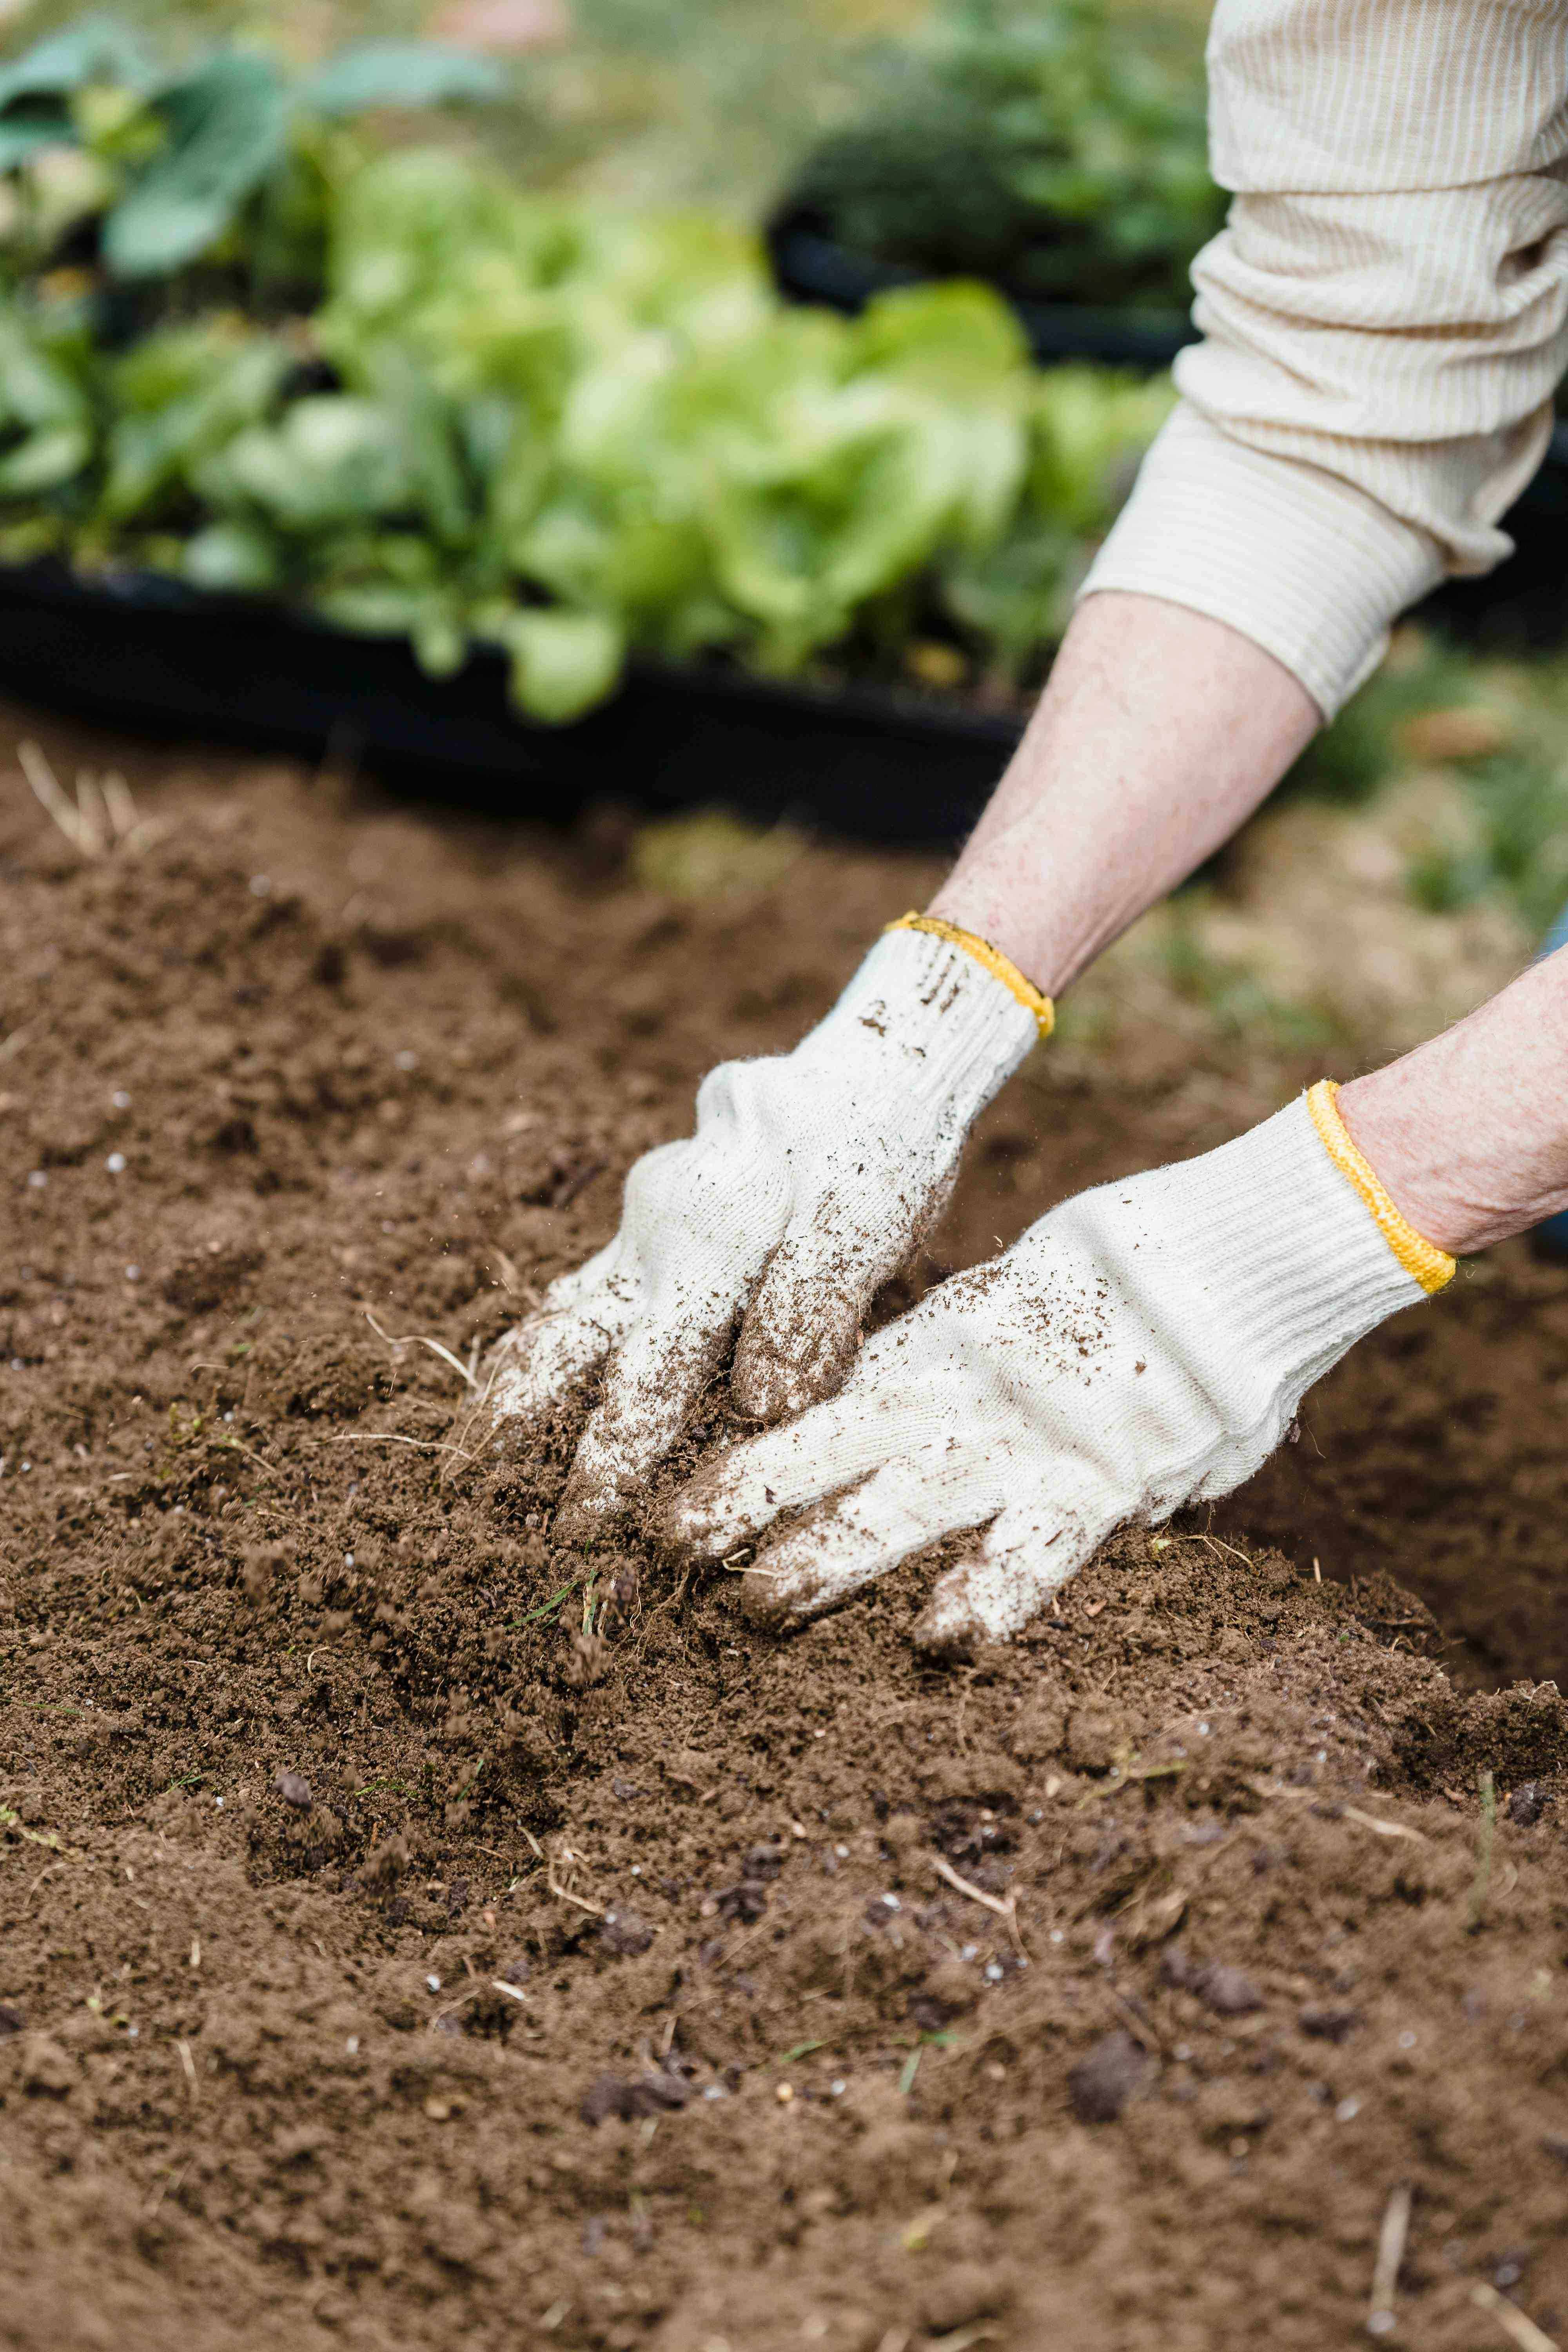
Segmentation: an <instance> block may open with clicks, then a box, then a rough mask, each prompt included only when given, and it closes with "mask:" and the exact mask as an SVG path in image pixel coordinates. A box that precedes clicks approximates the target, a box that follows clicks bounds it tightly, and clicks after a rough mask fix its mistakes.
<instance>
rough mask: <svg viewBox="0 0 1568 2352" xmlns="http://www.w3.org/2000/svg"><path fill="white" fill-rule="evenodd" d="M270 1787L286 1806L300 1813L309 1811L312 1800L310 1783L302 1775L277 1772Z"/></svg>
mask: <svg viewBox="0 0 1568 2352" xmlns="http://www.w3.org/2000/svg"><path fill="white" fill-rule="evenodd" d="M272 1785H273V1787H274V1788H275V1789H276V1790H277V1791H278V1793H279V1796H280V1797H281V1798H282V1800H283V1802H284V1803H285V1804H286V1805H292V1806H293V1807H294V1808H295V1810H296V1811H299V1812H301V1813H308V1812H309V1811H310V1807H311V1804H312V1803H313V1801H314V1800H313V1799H312V1797H311V1794H310V1782H309V1780H306V1779H305V1777H304V1775H303V1774H302V1773H300V1772H279V1775H278V1778H277V1779H276V1780H274V1781H273V1783H272Z"/></svg>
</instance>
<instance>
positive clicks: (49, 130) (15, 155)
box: [0, 98, 75, 172]
mask: <svg viewBox="0 0 1568 2352" xmlns="http://www.w3.org/2000/svg"><path fill="white" fill-rule="evenodd" d="M74 135H75V134H74V129H73V126H72V122H71V118H70V111H69V109H68V107H67V106H66V105H65V104H64V102H63V101H58V100H54V99H47V98H46V99H32V100H27V101H26V104H23V103H22V102H21V101H18V102H17V104H16V105H15V106H13V107H11V108H9V109H8V110H6V112H5V115H4V116H3V117H0V172H9V171H11V170H13V169H14V168H15V167H16V164H18V163H26V160H27V158H28V157H29V156H30V155H37V154H39V153H40V152H44V151H47V149H48V148H51V147H62V146H65V145H66V144H68V142H69V141H70V140H71V138H72V137H73V136H74Z"/></svg>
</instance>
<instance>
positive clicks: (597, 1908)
mask: <svg viewBox="0 0 1568 2352" xmlns="http://www.w3.org/2000/svg"><path fill="white" fill-rule="evenodd" d="M529 1843H530V1844H532V1843H533V1840H532V1839H531V1838H530V1839H529ZM561 1859H562V1860H563V1861H564V1862H571V1861H573V1860H574V1855H573V1854H572V1853H571V1851H570V1849H569V1848H568V1847H565V1846H563V1848H562V1849H561ZM555 1861H556V1857H555V1856H554V1855H553V1854H552V1855H549V1856H548V1857H547V1858H546V1861H545V1864H544V1884H545V1885H546V1886H548V1887H549V1889H550V1892H551V1893H552V1895H555V1896H556V1898H557V1899H558V1900H559V1901H560V1902H562V1903H570V1904H572V1905H574V1906H575V1908H576V1909H577V1910H579V1911H586V1913H587V1914H588V1916H589V1917H590V1918H591V1919H602V1918H603V1917H604V1916H605V1906H604V1905H603V1904H602V1903H590V1902H589V1900H588V1898H587V1896H586V1895H574V1894H573V1892H572V1890H571V1888H570V1887H569V1886H563V1885H562V1884H561V1882H560V1880H559V1879H558V1878H557V1877H556V1875H555Z"/></svg>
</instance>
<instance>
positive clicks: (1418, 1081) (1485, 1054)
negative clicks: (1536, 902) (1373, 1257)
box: [1340, 948, 1568, 1257]
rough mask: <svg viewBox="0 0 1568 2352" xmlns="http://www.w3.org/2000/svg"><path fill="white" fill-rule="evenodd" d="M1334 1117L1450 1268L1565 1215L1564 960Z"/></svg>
mask: <svg viewBox="0 0 1568 2352" xmlns="http://www.w3.org/2000/svg"><path fill="white" fill-rule="evenodd" d="M1340 1111H1341V1114H1342V1117H1343V1119H1344V1122H1345V1125H1346V1126H1347V1127H1348V1128H1349V1129H1350V1131H1351V1134H1352V1136H1353V1138H1354V1139H1355V1141H1356V1143H1357V1145H1358V1146H1359V1147H1360V1149H1361V1150H1363V1152H1364V1153H1365V1154H1366V1157H1367V1159H1368V1160H1370V1161H1371V1162H1372V1165H1373V1168H1375V1169H1376V1171H1377V1172H1378V1174H1379V1176H1380V1177H1381V1178H1382V1179H1383V1181H1384V1184H1386V1186H1387V1187H1388V1190H1389V1192H1391V1193H1392V1194H1393V1196H1394V1201H1395V1202H1397V1204H1398V1206H1399V1207H1400V1208H1401V1209H1402V1210H1403V1211H1404V1212H1405V1215H1406V1216H1407V1217H1408V1218H1409V1220H1410V1222H1411V1223H1412V1224H1413V1225H1414V1226H1415V1228H1416V1231H1417V1232H1418V1233H1421V1234H1425V1235H1426V1239H1427V1240H1428V1241H1430V1242H1436V1244H1437V1246H1438V1248H1439V1249H1446V1250H1448V1251H1450V1252H1451V1253H1452V1255H1454V1256H1456V1257H1462V1256H1463V1255H1465V1254H1466V1252H1467V1251H1469V1250H1478V1249H1484V1248H1485V1247H1486V1246H1487V1244H1489V1243H1490V1242H1497V1241H1503V1240H1505V1239H1506V1238H1507V1236H1508V1235H1509V1234H1517V1233H1522V1232H1523V1231H1524V1230H1525V1228H1526V1227H1527V1226H1530V1225H1533V1224H1536V1223H1539V1221H1540V1220H1541V1219H1542V1217H1548V1216H1552V1215H1554V1214H1555V1213H1556V1212H1557V1211H1558V1210H1560V1209H1565V1208H1568V948H1565V949H1563V950H1561V951H1560V952H1559V953H1558V954H1556V955H1554V956H1549V957H1548V958H1547V959H1546V961H1545V962H1544V963H1538V964H1536V965H1535V966H1534V967H1533V968H1532V969H1531V971H1527V972H1524V973H1522V974H1521V977H1520V978H1519V979H1518V980H1516V981H1514V982H1512V984H1511V985H1510V987H1508V988H1505V989H1503V990H1502V991H1501V992H1500V994H1498V995H1496V996H1494V997H1493V998H1492V1000H1491V1002H1490V1003H1489V1004H1483V1005H1482V1006H1481V1008H1480V1010H1479V1012H1478V1013H1471V1014H1469V1016H1468V1019H1466V1020H1464V1021H1460V1022H1458V1024H1456V1025H1455V1026H1454V1027H1453V1028H1452V1029H1447V1030H1445V1031H1444V1032H1443V1034H1442V1035H1441V1036H1439V1037H1431V1038H1428V1039H1427V1041H1426V1045H1418V1046H1417V1047H1416V1048H1415V1052H1414V1053H1413V1054H1406V1055H1404V1057H1403V1058H1402V1059H1401V1060H1400V1061H1397V1062H1391V1063H1390V1064H1389V1065H1388V1066H1387V1068H1386V1069H1382V1070H1377V1071H1374V1072H1373V1074H1372V1075H1371V1076H1368V1077H1364V1078H1357V1079H1356V1081H1355V1083H1354V1084H1353V1085H1352V1086H1348V1087H1345V1088H1344V1089H1343V1091H1342V1094H1341V1096H1340Z"/></svg>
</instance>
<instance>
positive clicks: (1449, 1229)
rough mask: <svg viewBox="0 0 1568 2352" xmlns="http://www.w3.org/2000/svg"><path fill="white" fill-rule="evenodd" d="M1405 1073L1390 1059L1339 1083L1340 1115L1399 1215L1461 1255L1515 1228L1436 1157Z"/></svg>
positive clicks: (1449, 1250) (1357, 1147)
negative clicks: (1469, 1192) (1461, 1185)
mask: <svg viewBox="0 0 1568 2352" xmlns="http://www.w3.org/2000/svg"><path fill="white" fill-rule="evenodd" d="M1338 1102H1339V1113H1340V1117H1341V1118H1342V1120H1343V1121H1344V1124H1345V1128H1346V1130H1347V1131H1348V1133H1349V1135H1350V1138H1351V1140H1352V1142H1353V1143H1354V1145H1355V1147H1356V1149H1357V1150H1358V1151H1360V1152H1362V1153H1363V1155H1364V1156H1365V1158H1366V1160H1367V1161H1368V1162H1369V1164H1370V1165H1371V1166H1372V1167H1373V1168H1375V1169H1376V1171H1377V1173H1378V1176H1379V1178H1380V1180H1381V1181H1382V1182H1383V1183H1384V1185H1385V1186H1386V1187H1387V1190H1388V1192H1389V1196H1390V1198H1391V1199H1392V1200H1393V1201H1394V1203H1395V1205H1396V1206H1397V1207H1398V1209H1399V1211H1400V1213H1401V1214H1402V1215H1404V1216H1405V1217H1407V1218H1408V1219H1409V1221H1410V1223H1412V1224H1413V1225H1414V1226H1415V1230H1416V1231H1417V1233H1421V1234H1425V1235H1426V1239H1427V1240H1428V1241H1429V1242H1432V1243H1434V1244H1436V1247H1437V1248H1438V1249H1443V1250H1447V1251H1448V1252H1449V1254H1450V1255H1452V1256H1454V1257H1466V1256H1468V1255H1469V1254H1470V1253H1471V1252H1472V1251H1473V1250H1479V1249H1484V1248H1485V1247H1486V1246H1487V1244H1489V1243H1490V1242H1494V1241H1499V1240H1500V1239H1501V1238H1502V1237H1503V1235H1504V1234H1506V1233H1510V1232H1512V1231H1514V1230H1516V1227H1515V1226H1514V1224H1513V1223H1510V1221H1509V1220H1508V1219H1507V1218H1506V1216H1504V1215H1502V1214H1501V1213H1500V1212H1499V1210H1498V1208H1497V1207H1496V1205H1495V1204H1493V1203H1487V1204H1484V1205H1483V1204H1480V1203H1478V1202H1474V1201H1471V1200H1469V1199H1468V1198H1467V1197H1466V1196H1465V1195H1464V1194H1463V1193H1462V1192H1460V1191H1459V1189H1458V1186H1457V1184H1456V1183H1455V1181H1454V1178H1453V1174H1452V1172H1451V1170H1449V1169H1446V1168H1445V1167H1444V1166H1443V1165H1442V1164H1440V1163H1439V1162H1438V1161H1437V1160H1435V1158H1434V1155H1433V1152H1432V1149H1431V1142H1432V1139H1431V1133H1430V1127H1429V1122H1427V1121H1426V1120H1425V1119H1424V1118H1421V1117H1419V1116H1418V1115H1417V1108H1416V1106H1415V1104H1414V1103H1413V1101H1412V1100H1411V1098H1410V1096H1409V1093H1408V1090H1407V1087H1406V1086H1405V1070H1404V1068H1403V1066H1402V1065H1401V1064H1399V1063H1397V1062H1395V1063H1391V1064H1390V1065H1389V1066H1387V1067H1386V1068H1385V1069H1382V1070H1374V1071H1373V1072H1372V1073H1370V1075H1369V1076H1366V1077H1364V1078H1354V1079H1352V1081H1351V1083H1350V1084H1349V1085H1348V1086H1344V1087H1341V1088H1340V1091H1339V1097H1338ZM1521 1222H1522V1220H1521Z"/></svg>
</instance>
